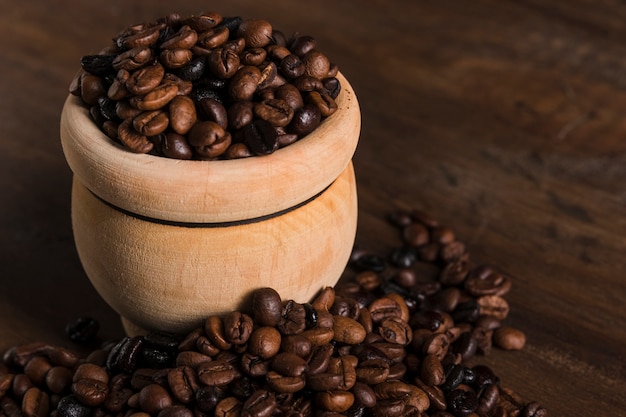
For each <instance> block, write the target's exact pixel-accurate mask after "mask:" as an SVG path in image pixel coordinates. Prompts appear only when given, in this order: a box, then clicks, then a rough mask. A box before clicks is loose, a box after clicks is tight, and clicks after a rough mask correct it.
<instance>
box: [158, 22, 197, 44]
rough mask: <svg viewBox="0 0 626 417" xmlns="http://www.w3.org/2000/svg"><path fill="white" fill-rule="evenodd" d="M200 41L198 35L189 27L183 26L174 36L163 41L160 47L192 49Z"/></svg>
mask: <svg viewBox="0 0 626 417" xmlns="http://www.w3.org/2000/svg"><path fill="white" fill-rule="evenodd" d="M197 40H198V33H197V32H196V31H195V30H193V29H191V27H189V25H183V26H182V27H181V28H180V29H178V32H176V33H175V34H174V35H173V36H171V37H169V38H168V39H166V40H165V41H163V42H162V43H161V44H160V45H159V46H160V47H161V48H163V49H191V47H192V46H194V45H195V44H196V41H197Z"/></svg>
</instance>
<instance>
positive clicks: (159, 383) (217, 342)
mask: <svg viewBox="0 0 626 417" xmlns="http://www.w3.org/2000/svg"><path fill="white" fill-rule="evenodd" d="M390 220H391V223H392V224H393V225H394V226H395V227H397V228H398V231H399V233H398V234H399V236H400V241H401V244H399V245H398V247H397V248H396V249H394V250H393V251H392V252H391V254H389V256H381V255H378V254H373V253H370V252H368V251H366V250H363V249H359V248H355V249H354V250H353V254H352V258H351V260H350V264H349V266H348V267H347V268H346V271H345V273H344V276H343V277H342V279H341V280H340V282H339V283H338V284H337V285H336V286H335V287H326V288H323V289H321V290H320V292H319V294H318V295H317V296H316V297H315V298H314V299H313V300H283V299H282V298H281V296H280V293H279V289H272V288H267V287H261V288H258V289H257V290H255V291H254V293H253V294H252V298H251V303H250V305H249V306H248V308H247V309H246V310H245V311H232V312H230V313H227V314H223V315H213V316H210V317H207V318H206V320H204V322H203V323H201V324H199V326H198V328H196V329H194V330H192V331H190V332H189V333H188V334H186V335H175V334H169V333H161V332H152V333H149V334H147V335H145V336H133V337H124V338H122V339H121V340H118V341H112V342H109V343H103V344H102V345H101V346H98V347H97V348H95V349H93V350H92V351H91V353H89V354H88V355H86V356H85V357H80V356H79V355H77V354H76V353H74V352H73V351H72V350H70V349H68V348H67V347H62V346H52V345H49V344H46V343H41V342H35V343H29V344H25V345H19V346H15V347H13V348H10V349H9V350H7V351H6V352H5V353H4V355H3V358H2V364H1V365H0V413H2V416H7V417H18V416H26V417H47V416H51V417H108V416H115V417H122V416H123V417H130V416H133V417H147V416H149V415H150V416H156V417H209V416H228V417H248V416H260V417H269V416H292V417H296V416H298V417H305V416H312V417H318V416H319V417H335V416H350V417H356V416H371V417H378V416H382V417H396V416H407V417H408V416H411V417H413V416H416V417H476V416H478V417H541V416H547V412H546V410H545V409H544V408H543V407H542V406H541V405H540V404H539V403H538V402H536V401H525V400H524V399H523V398H522V397H521V396H520V395H518V394H517V393H515V392H513V391H511V390H510V389H507V388H506V386H505V385H504V384H503V383H502V381H501V380H500V378H499V377H498V376H497V374H496V373H495V371H494V370H492V369H491V368H490V367H488V366H486V365H481V364H472V365H470V364H469V360H470V359H471V358H473V357H475V356H476V355H484V354H487V353H489V351H490V350H491V349H492V347H493V346H494V345H495V346H496V347H498V348H502V349H507V350H517V349H522V348H523V347H524V344H525V341H526V338H525V335H524V333H523V332H522V331H521V330H518V329H515V328H513V327H511V326H508V325H505V324H504V321H505V319H506V317H507V314H508V312H509V305H508V303H507V301H506V299H505V298H504V296H505V294H506V293H507V292H508V291H509V289H510V288H511V278H510V277H508V276H506V275H505V274H502V273H501V272H499V271H498V270H497V269H495V268H493V267H489V266H485V265H473V264H472V262H471V260H470V257H469V254H468V251H467V247H466V245H465V244H464V243H463V242H462V241H460V240H458V239H457V237H456V236H455V233H454V231H453V230H451V229H450V228H448V227H445V226H443V225H440V224H439V223H438V222H437V221H435V220H433V219H432V218H431V217H429V216H427V215H425V214H423V213H421V212H419V211H398V212H396V213H394V214H393V215H391V216H390ZM309 301H310V302H309ZM91 320H93V319H81V320H77V321H73V322H72V325H71V326H68V329H67V331H68V336H72V335H73V336H74V337H75V339H74V340H76V341H81V340H88V339H85V338H84V337H82V334H83V332H85V330H87V333H88V334H89V335H90V338H91V337H92V336H93V335H92V334H91V333H90V332H91V329H93V328H94V327H95V325H94V324H93V323H92V322H91ZM77 335H79V336H80V337H79V336H77ZM472 362H475V360H474V361H472Z"/></svg>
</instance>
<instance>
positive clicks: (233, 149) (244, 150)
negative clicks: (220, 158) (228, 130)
mask: <svg viewBox="0 0 626 417" xmlns="http://www.w3.org/2000/svg"><path fill="white" fill-rule="evenodd" d="M224 155H226V158H228V159H238V158H248V157H250V156H252V152H250V149H248V147H247V146H246V145H245V144H244V143H231V144H230V146H229V147H228V149H226V152H225V153H224Z"/></svg>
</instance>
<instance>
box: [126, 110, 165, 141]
mask: <svg viewBox="0 0 626 417" xmlns="http://www.w3.org/2000/svg"><path fill="white" fill-rule="evenodd" d="M169 123H170V119H169V117H168V116H167V113H166V112H164V111H162V110H153V111H145V112H143V113H140V114H138V115H137V116H135V118H134V119H133V128H134V129H135V130H136V131H137V132H139V133H140V134H142V135H145V136H156V135H158V134H160V133H163V132H165V129H167V127H168V126H169Z"/></svg>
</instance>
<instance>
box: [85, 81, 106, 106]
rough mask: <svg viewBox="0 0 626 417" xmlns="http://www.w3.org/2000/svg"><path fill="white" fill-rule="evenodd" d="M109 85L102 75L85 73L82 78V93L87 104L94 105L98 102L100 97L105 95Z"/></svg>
mask: <svg viewBox="0 0 626 417" xmlns="http://www.w3.org/2000/svg"><path fill="white" fill-rule="evenodd" d="M106 93H107V87H106V85H105V83H104V80H103V79H102V77H98V76H96V75H91V74H85V76H83V77H82V80H81V87H80V94H81V98H82V100H83V101H84V102H85V104H87V105H89V106H94V105H96V104H98V99H99V98H100V97H102V96H105V95H106Z"/></svg>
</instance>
